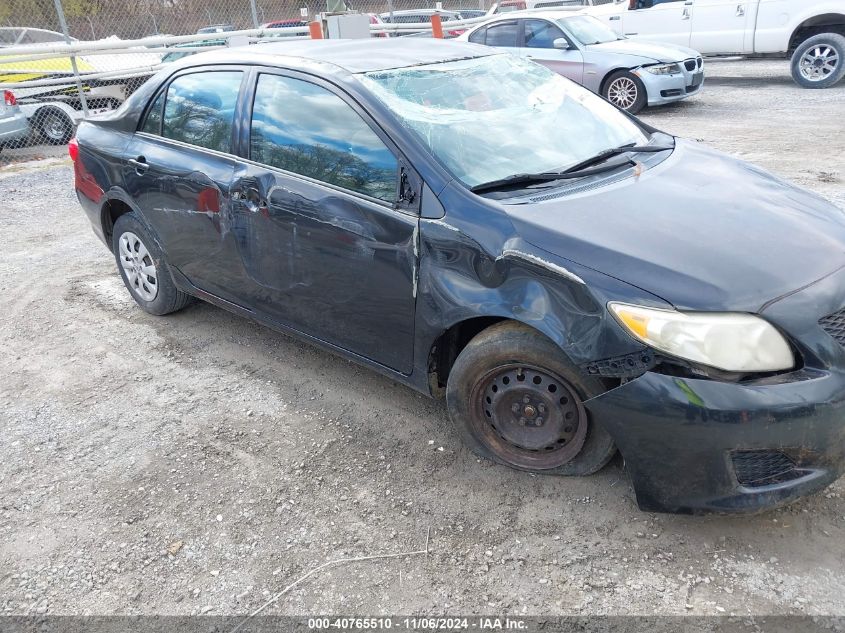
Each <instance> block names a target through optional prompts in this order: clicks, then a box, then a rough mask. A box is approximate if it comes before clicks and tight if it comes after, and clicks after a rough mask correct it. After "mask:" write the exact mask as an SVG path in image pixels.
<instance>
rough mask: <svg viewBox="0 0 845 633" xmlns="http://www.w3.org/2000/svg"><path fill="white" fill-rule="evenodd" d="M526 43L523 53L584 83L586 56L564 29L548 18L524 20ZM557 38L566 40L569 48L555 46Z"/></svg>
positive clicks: (577, 81)
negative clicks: (566, 35) (569, 38)
mask: <svg viewBox="0 0 845 633" xmlns="http://www.w3.org/2000/svg"><path fill="white" fill-rule="evenodd" d="M522 22H523V28H524V30H525V44H524V46H523V48H522V55H523V56H524V57H527V58H528V59H531V60H533V61H535V62H537V63H540V64H543V66H547V67H548V68H550V69H551V70H553V71H555V72H556V73H558V74H559V75H563V76H564V77H567V78H569V79H571V80H572V81H574V82H576V83H579V84H582V83H584V56H583V55H582V54H581V51H579V50H578V49H577V48H575V46H574V45H573V44H572V43H571V42H570V41H569V40H568V39H567V38H566V37H565V36H564V34H563V31H561V30H560V28H558V27H557V26H556V25H554V24H552V23H551V22H549V21H548V20H541V19H530V20H529V19H525V20H522ZM555 40H564V41H566V42H567V45H568V46H569V48H555Z"/></svg>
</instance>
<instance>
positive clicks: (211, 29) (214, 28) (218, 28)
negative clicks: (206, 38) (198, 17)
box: [197, 24, 237, 35]
mask: <svg viewBox="0 0 845 633" xmlns="http://www.w3.org/2000/svg"><path fill="white" fill-rule="evenodd" d="M236 30H237V29H236V28H235V25H234V24H212V25H211V26H204V27H202V28H201V29H197V35H203V34H207V33H228V32H229V31H236Z"/></svg>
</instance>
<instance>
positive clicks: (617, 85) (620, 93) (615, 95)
mask: <svg viewBox="0 0 845 633" xmlns="http://www.w3.org/2000/svg"><path fill="white" fill-rule="evenodd" d="M638 96H639V90H638V89H637V84H635V83H634V81H633V80H632V79H629V78H628V77H619V78H618V79H614V80H613V81H612V82H611V84H610V85H609V86H608V87H607V98H608V99H609V100H610V101H611V102H612V103H614V104H615V105H617V106H619V107H620V108H622V109H623V110H627V109H628V108H630V107H631V106H632V105H634V103H636V101H637V97H638Z"/></svg>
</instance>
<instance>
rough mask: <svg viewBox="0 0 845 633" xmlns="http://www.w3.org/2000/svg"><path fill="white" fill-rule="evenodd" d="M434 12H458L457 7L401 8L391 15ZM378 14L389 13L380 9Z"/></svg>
mask: <svg viewBox="0 0 845 633" xmlns="http://www.w3.org/2000/svg"><path fill="white" fill-rule="evenodd" d="M435 13H446V14H453V13H460V11H458V10H457V9H455V10H452V9H402V10H400V11H394V12H393V15H434V14H435ZM379 15H390V11H382V12H381V13H380V14H379Z"/></svg>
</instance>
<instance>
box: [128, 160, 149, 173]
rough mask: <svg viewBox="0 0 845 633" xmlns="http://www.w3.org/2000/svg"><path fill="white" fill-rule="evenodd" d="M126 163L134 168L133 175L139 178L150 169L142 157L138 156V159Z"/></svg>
mask: <svg viewBox="0 0 845 633" xmlns="http://www.w3.org/2000/svg"><path fill="white" fill-rule="evenodd" d="M126 162H127V163H129V164H130V165H132V166H133V167H134V168H135V173H136V174H138V175H139V176H141V175H143V174H144V172H146V171H147V170H148V169H149V168H150V165H149V163H147V160H146V159H145V158H144V157H143V156H139V157H138V158H130V159H129V160H127V161H126Z"/></svg>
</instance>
